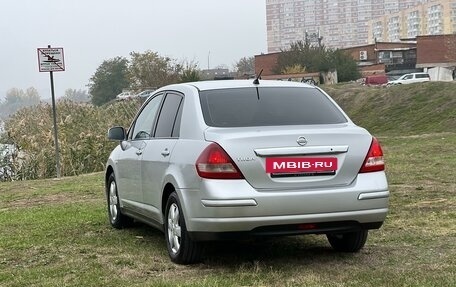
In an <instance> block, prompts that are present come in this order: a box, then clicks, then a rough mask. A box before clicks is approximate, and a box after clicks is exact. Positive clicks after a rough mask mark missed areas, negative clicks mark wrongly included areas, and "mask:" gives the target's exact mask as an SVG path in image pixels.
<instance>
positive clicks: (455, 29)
mask: <svg viewBox="0 0 456 287" xmlns="http://www.w3.org/2000/svg"><path fill="white" fill-rule="evenodd" d="M368 26H369V32H368V43H374V42H375V41H389V42H396V41H399V40H400V39H414V38H416V37H417V36H420V35H442V34H454V33H456V0H433V1H428V2H426V3H422V4H419V5H417V6H414V7H410V8H407V9H404V10H401V11H398V12H395V13H391V14H386V15H384V16H381V17H378V18H375V19H372V20H370V21H369V24H368Z"/></svg>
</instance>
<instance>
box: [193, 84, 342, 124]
mask: <svg viewBox="0 0 456 287" xmlns="http://www.w3.org/2000/svg"><path fill="white" fill-rule="evenodd" d="M200 100H201V108H202V111H203V116H204V120H205V122H206V124H207V125H208V126H213V127H249V126H283V125H321V124H340V123H345V122H347V119H346V118H345V117H344V115H343V114H342V113H341V112H340V111H339V109H338V108H337V107H336V106H335V105H334V104H333V103H332V102H331V101H330V100H329V99H328V98H327V97H326V96H325V95H324V94H323V93H322V92H320V91H319V90H318V89H315V88H305V87H302V88H301V87H280V88H279V87H265V88H262V87H259V88H258V89H256V88H254V87H249V88H233V89H219V90H207V91H201V92H200Z"/></svg>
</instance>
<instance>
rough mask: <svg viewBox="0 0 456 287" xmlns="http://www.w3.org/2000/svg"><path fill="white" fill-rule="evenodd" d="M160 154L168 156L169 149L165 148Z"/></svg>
mask: <svg viewBox="0 0 456 287" xmlns="http://www.w3.org/2000/svg"><path fill="white" fill-rule="evenodd" d="M161 154H162V156H165V157H166V156H169V150H168V149H167V148H166V149H165V150H164V151H162V152H161Z"/></svg>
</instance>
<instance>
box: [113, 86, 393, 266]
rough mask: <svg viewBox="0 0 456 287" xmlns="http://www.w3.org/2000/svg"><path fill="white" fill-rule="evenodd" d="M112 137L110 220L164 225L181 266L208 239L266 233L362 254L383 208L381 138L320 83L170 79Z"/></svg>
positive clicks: (383, 214)
mask: <svg viewBox="0 0 456 287" xmlns="http://www.w3.org/2000/svg"><path fill="white" fill-rule="evenodd" d="M108 137H109V139H111V140H116V141H119V145H118V146H117V147H116V148H115V149H114V150H113V151H112V153H111V155H110V156H109V159H108V161H107V165H106V173H105V182H106V196H107V206H108V215H109V221H110V223H111V225H112V226H113V227H114V228H122V227H125V226H128V225H129V224H130V223H131V221H132V220H133V219H134V220H138V221H142V222H145V223H147V224H149V225H151V226H153V227H156V228H158V229H160V230H162V231H164V235H165V239H166V244H167V249H168V253H169V256H170V258H171V260H172V261H173V262H175V263H179V264H189V263H194V262H197V261H198V260H199V259H200V258H201V252H202V246H203V244H204V241H211V240H221V239H240V238H246V237H247V238H249V237H259V236H278V235H297V234H325V235H326V236H327V238H328V241H329V243H330V245H331V246H332V247H333V248H334V249H335V250H338V251H344V252H356V251H358V250H360V249H361V248H362V247H363V246H364V244H365V242H366V239H367V236H368V230H370V229H377V228H380V226H381V225H382V223H383V221H384V220H385V217H386V214H387V211H388V198H389V191H388V185H387V180H386V176H385V172H384V161H383V152H382V148H381V146H380V144H379V142H378V140H377V139H375V138H374V137H373V136H372V135H371V134H370V133H369V132H367V131H366V130H365V129H363V128H361V127H358V126H356V125H355V124H354V123H353V122H352V121H351V120H350V119H349V118H348V116H347V115H346V114H345V113H344V112H343V111H342V109H341V108H340V107H339V106H338V105H337V104H336V103H335V102H334V101H333V100H332V99H331V98H330V97H329V96H328V95H327V94H326V93H325V92H324V91H323V90H322V89H320V88H319V87H316V86H312V85H308V84H304V83H297V82H288V81H266V80H265V81H263V80H259V81H258V79H256V80H255V81H252V80H232V81H209V82H194V83H182V84H176V85H170V86H166V87H162V88H160V89H159V90H157V91H155V92H154V94H152V95H151V96H150V97H149V98H148V100H147V101H146V102H145V103H144V104H143V106H142V108H141V109H140V110H139V112H138V114H137V115H136V117H135V119H134V120H133V123H132V124H131V126H130V128H129V129H128V130H127V131H126V130H125V129H124V128H123V127H113V128H111V129H110V130H109V132H108Z"/></svg>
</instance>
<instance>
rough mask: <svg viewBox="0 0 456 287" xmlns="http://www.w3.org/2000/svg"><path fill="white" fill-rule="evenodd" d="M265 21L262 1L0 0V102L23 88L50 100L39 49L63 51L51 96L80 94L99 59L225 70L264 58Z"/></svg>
mask: <svg viewBox="0 0 456 287" xmlns="http://www.w3.org/2000/svg"><path fill="white" fill-rule="evenodd" d="M265 14H266V12H265V0H229V1H223V0H161V1H158V0H130V1H121V0H11V1H8V0H0V99H1V98H3V97H4V96H5V94H6V92H7V91H8V90H9V89H11V88H20V89H24V90H25V89H27V88H28V87H35V88H37V90H38V92H39V93H40V96H41V98H42V99H45V98H49V97H50V84H49V73H40V72H39V71H38V56H37V48H44V47H47V45H51V46H52V47H63V48H64V55H65V68H66V71H65V72H55V73H54V81H55V89H56V96H57V97H60V96H63V94H64V91H65V90H66V89H69V88H71V89H87V87H86V85H87V84H88V82H89V78H90V77H91V76H92V75H93V74H94V72H95V71H96V69H97V67H98V66H99V65H100V64H101V63H102V62H103V60H107V59H110V58H113V57H116V56H124V57H128V55H129V53H130V52H132V51H135V52H144V51H146V50H152V51H154V52H158V53H159V54H160V55H161V56H169V57H171V58H174V59H177V60H189V61H195V62H197V63H198V64H199V67H200V68H201V69H206V68H207V67H208V62H209V65H210V68H214V67H216V66H219V65H227V66H228V67H229V68H230V69H231V68H232V66H233V65H234V64H235V63H236V62H237V61H238V60H239V59H240V58H242V57H249V56H253V55H257V54H260V53H266V52H267V42H266V41H267V40H266V15H265ZM208 60H209V61H208Z"/></svg>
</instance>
